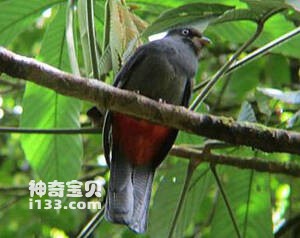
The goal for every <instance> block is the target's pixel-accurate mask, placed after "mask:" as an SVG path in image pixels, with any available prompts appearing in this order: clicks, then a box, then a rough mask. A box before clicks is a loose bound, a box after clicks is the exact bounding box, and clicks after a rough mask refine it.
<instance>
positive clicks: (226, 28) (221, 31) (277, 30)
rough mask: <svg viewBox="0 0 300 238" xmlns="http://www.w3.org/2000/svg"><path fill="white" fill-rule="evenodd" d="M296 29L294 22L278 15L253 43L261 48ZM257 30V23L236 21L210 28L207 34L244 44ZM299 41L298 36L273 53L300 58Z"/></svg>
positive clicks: (271, 19)
mask: <svg viewBox="0 0 300 238" xmlns="http://www.w3.org/2000/svg"><path fill="white" fill-rule="evenodd" d="M294 28H295V25H294V24H293V23H292V22H290V21H288V20H286V18H285V17H284V16H283V15H281V14H277V15H276V16H273V17H272V18H270V19H269V20H268V21H267V22H266V23H265V27H264V30H263V32H262V34H261V35H260V37H259V38H258V39H257V40H256V41H255V42H254V43H253V45H254V46H255V47H260V46H262V45H264V44H266V43H268V42H270V41H272V40H275V39H276V38H277V37H280V36H281V35H283V34H285V33H287V32H288V31H291V30H293V29H294ZM255 29H256V24H255V23H252V22H247V21H234V22H226V23H222V24H218V25H213V26H211V27H208V29H207V33H206V34H207V35H208V36H210V35H213V36H214V37H216V36H217V37H219V38H220V39H222V40H225V41H227V42H230V43H231V44H232V43H235V44H242V43H244V42H245V41H246V40H247V39H249V38H250V37H251V35H253V34H254V32H255ZM299 40H300V36H299V35H298V36H296V37H294V38H292V39H291V40H289V41H288V42H285V43H284V44H282V45H281V46H279V47H276V48H274V49H272V52H274V53H280V54H283V55H285V56H291V57H295V58H300V47H298V46H299Z"/></svg>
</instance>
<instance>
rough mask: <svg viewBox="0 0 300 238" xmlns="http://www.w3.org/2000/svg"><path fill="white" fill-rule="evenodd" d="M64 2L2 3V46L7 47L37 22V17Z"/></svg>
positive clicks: (16, 0)
mask: <svg viewBox="0 0 300 238" xmlns="http://www.w3.org/2000/svg"><path fill="white" fill-rule="evenodd" d="M60 2H64V1H63V0H45V1H40V0H32V1H23V0H11V1H4V2H1V3H0V13H1V14H0V44H1V45H7V44H8V43H9V42H11V41H12V40H13V39H14V38H15V37H16V36H18V34H20V33H21V32H23V31H24V30H25V29H26V28H27V27H28V26H30V25H31V24H33V23H34V21H36V16H37V15H38V14H41V12H42V11H44V10H46V9H47V8H49V7H52V6H53V5H54V4H57V3H60Z"/></svg>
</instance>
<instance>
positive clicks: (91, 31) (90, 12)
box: [86, 0, 100, 79]
mask: <svg viewBox="0 0 300 238" xmlns="http://www.w3.org/2000/svg"><path fill="white" fill-rule="evenodd" d="M93 3H94V1H92V0H87V5H86V6H87V21H88V22H87V23H88V35H89V44H90V52H91V61H92V66H93V78H96V79H99V78H100V75H99V70H98V57H97V42H96V33H95V23H94V6H93Z"/></svg>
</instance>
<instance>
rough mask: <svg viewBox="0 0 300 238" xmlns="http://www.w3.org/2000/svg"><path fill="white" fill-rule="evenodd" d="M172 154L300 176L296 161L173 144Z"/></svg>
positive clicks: (242, 167)
mask: <svg viewBox="0 0 300 238" xmlns="http://www.w3.org/2000/svg"><path fill="white" fill-rule="evenodd" d="M170 155H174V156H179V157H182V158H186V159H191V158H193V159H199V160H200V161H201V162H209V163H214V164H222V165H229V166H234V167H237V168H240V169H253V170H256V171H258V172H268V173H276V174H285V175H289V176H294V177H300V166H299V165H298V164H296V163H287V162H277V161H274V160H267V159H262V158H241V157H234V156H226V155H218V154H213V153H204V152H203V151H199V150H196V149H192V148H186V147H182V146H173V148H172V150H171V151H170Z"/></svg>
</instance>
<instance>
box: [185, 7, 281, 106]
mask: <svg viewBox="0 0 300 238" xmlns="http://www.w3.org/2000/svg"><path fill="white" fill-rule="evenodd" d="M282 10H284V8H278V9H273V10H271V11H270V12H268V13H266V14H265V15H264V16H263V17H262V18H261V19H260V20H259V21H258V23H257V27H256V31H255V32H254V34H253V35H252V36H251V37H250V38H249V39H248V40H247V41H246V42H245V43H244V44H243V45H242V46H241V47H240V48H239V49H238V50H237V51H236V52H235V53H234V54H233V55H232V57H231V58H230V59H229V60H228V61H227V62H226V63H225V64H224V65H223V66H222V67H221V68H220V69H219V70H218V71H217V73H216V74H215V75H214V76H213V77H212V79H211V80H210V81H209V82H208V84H207V85H206V86H205V88H204V89H203V90H202V91H201V93H200V94H199V95H198V96H197V97H196V99H195V100H194V101H193V102H192V104H191V106H190V110H196V109H197V108H198V107H199V106H200V104H201V103H202V102H203V101H204V99H205V98H206V97H207V95H208V94H209V92H210V91H211V90H212V88H213V86H214V85H215V84H216V83H217V82H218V81H219V79H220V78H221V77H222V76H223V75H224V74H225V73H226V72H227V71H228V69H229V68H230V66H231V65H232V64H233V63H234V62H235V60H236V59H237V58H238V57H239V56H240V54H241V53H242V52H243V51H244V50H246V49H247V48H248V47H249V46H250V45H251V44H252V43H253V42H254V41H255V40H256V39H257V38H258V37H259V36H260V34H261V33H262V31H263V28H264V24H265V22H266V21H267V20H268V19H269V18H270V17H271V16H273V15H275V14H276V13H278V12H280V11H282Z"/></svg>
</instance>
